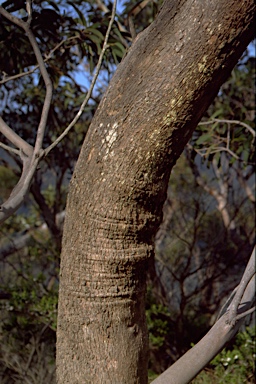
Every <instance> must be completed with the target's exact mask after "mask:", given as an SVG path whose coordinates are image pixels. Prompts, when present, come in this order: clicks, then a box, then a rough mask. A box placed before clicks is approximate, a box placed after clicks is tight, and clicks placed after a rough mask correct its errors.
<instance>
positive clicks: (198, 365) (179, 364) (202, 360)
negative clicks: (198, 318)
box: [152, 249, 255, 384]
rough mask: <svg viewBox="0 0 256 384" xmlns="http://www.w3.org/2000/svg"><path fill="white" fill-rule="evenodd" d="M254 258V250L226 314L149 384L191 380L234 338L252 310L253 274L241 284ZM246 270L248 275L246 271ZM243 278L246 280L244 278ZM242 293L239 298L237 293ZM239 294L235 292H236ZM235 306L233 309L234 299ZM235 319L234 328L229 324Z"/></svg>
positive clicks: (181, 383) (166, 383) (183, 382)
mask: <svg viewBox="0 0 256 384" xmlns="http://www.w3.org/2000/svg"><path fill="white" fill-rule="evenodd" d="M254 257H255V249H254V250H253V252H252V255H251V258H250V260H249V263H248V265H247V267H246V270H245V273H244V276H243V278H242V280H241V283H240V284H239V286H238V289H237V292H236V294H235V295H234V297H233V299H232V301H231V304H230V306H229V307H228V308H227V311H226V312H225V313H224V314H223V315H222V316H221V317H220V318H219V319H218V320H217V322H216V323H215V324H214V325H213V327H212V328H211V329H210V331H209V332H208V333H207V334H206V335H205V336H204V337H203V338H202V339H201V340H200V341H199V342H198V343H197V344H196V345H195V346H194V347H193V348H191V349H190V350H189V351H188V352H186V353H185V355H183V356H182V357H181V358H180V359H179V360H178V361H176V363H174V364H173V365H172V366H171V367H170V368H168V369H167V370H166V371H165V372H163V373H162V374H161V375H160V376H158V378H157V379H155V380H154V381H153V382H152V384H186V383H190V382H191V381H192V380H193V378H194V377H195V376H196V375H197V374H198V373H199V372H200V371H201V370H202V369H203V368H204V367H205V366H206V365H207V364H208V363H209V362H210V361H211V360H212V359H213V358H214V357H215V356H216V355H217V354H218V353H219V352H220V351H221V350H222V349H223V347H224V346H225V344H226V343H227V342H228V341H229V340H230V339H231V338H232V337H234V336H235V335H236V334H237V332H238V331H239V329H240V327H241V325H242V324H243V323H244V321H245V316H247V315H248V314H250V313H251V312H252V311H253V308H251V306H252V303H253V301H254V298H255V274H254V276H253V277H252V278H250V279H249V282H248V284H245V281H246V278H248V276H250V275H251V268H252V267H253V262H252V259H254ZM248 271H249V272H248ZM245 277H246V278H245ZM242 291H243V294H242V296H241V292H242ZM238 292H239V293H238ZM236 297H237V298H238V297H239V304H238V308H237V310H235V311H234V310H233V309H232V308H236V304H237V299H236ZM230 318H231V319H232V320H234V319H235V325H233V321H232V322H230ZM184 367H186V369H184Z"/></svg>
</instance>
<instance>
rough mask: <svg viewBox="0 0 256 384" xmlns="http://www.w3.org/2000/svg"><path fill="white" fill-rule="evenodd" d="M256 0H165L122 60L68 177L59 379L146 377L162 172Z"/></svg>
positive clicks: (208, 95)
mask: <svg viewBox="0 0 256 384" xmlns="http://www.w3.org/2000/svg"><path fill="white" fill-rule="evenodd" d="M253 7H254V2H253V1H252V0H248V1H241V0H232V1H230V2H227V1H226V0H218V1H217V0H215V1H211V2H210V1H208V0H179V1H175V2H173V1H166V2H165V3H164V6H163V7H162V9H161V12H160V14H159V15H158V17H157V19H156V20H155V22H154V23H153V24H152V25H151V26H150V27H149V28H147V29H146V30H145V31H143V32H142V33H141V34H139V36H138V37H137V39H136V40H135V42H134V43H133V45H132V47H131V48H130V50H129V51H128V54H127V56H126V57H125V59H124V60H123V62H122V63H121V64H120V65H119V67H118V69H117V71H116V73H115V75H114V77H113V79H112V81H111V84H110V86H109V87H108V90H107V92H106V94H105V97H104V98H103V100H102V102H101V104H100V106H99V108H98V110H97V113H96V115H95V117H94V120H93V122H92V124H91V127H90V129H89V132H88V134H87V136H86V139H85V142H84V145H83V148H82V151H81V154H80V157H79V160H78V163H77V165H76V168H75V172H74V175H73V178H72V181H71V184H70V192H69V198H68V205H67V213H66V220H65V227H64V237H63V244H62V246H63V250H62V260H61V272H60V296H59V315H58V332H57V376H58V379H57V381H58V383H61V384H63V383H64V384H65V383H72V384H76V383H77V384H78V383H79V384H81V383H90V384H93V383H95V384H100V383H102V384H107V383H111V384H120V383H122V384H134V383H140V384H144V383H147V354H148V351H147V350H148V343H147V330H146V324H145V314H144V306H145V290H146V270H147V265H148V262H149V260H150V258H152V257H153V241H154V236H155V234H156V231H157V228H158V226H159V224H160V222H161V218H162V206H163V203H164V200H165V197H166V190H167V185H168V180H169V176H170V171H171V168H172V166H173V165H174V164H175V161H176V160H177V158H178V157H179V155H180V153H181V152H182V150H183V148H184V146H185V144H186V142H187V141H188V139H189V138H190V136H191V134H192V132H193V130H194V128H195V127H196V125H197V123H198V121H199V120H200V118H201V117H202V115H203V113H204V112H205V110H206V109H207V107H208V106H209V104H210V103H211V101H212V100H213V98H214V97H215V95H216V94H217V92H218V90H219V87H220V86H221V84H222V83H223V82H224V81H225V80H226V78H227V76H228V75H229V73H230V71H231V69H232V68H233V66H234V65H235V64H236V62H237V60H238V59H239V57H240V55H241V54H242V52H243V51H244V49H245V48H246V46H247V45H248V43H249V42H250V40H251V39H252V37H253V26H252V24H253Z"/></svg>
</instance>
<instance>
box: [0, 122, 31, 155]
mask: <svg viewBox="0 0 256 384" xmlns="http://www.w3.org/2000/svg"><path fill="white" fill-rule="evenodd" d="M0 132H1V133H2V134H3V135H4V136H5V137H6V138H7V139H8V140H9V141H10V142H11V143H12V144H13V145H15V147H17V148H19V149H20V150H21V151H23V153H24V154H25V155H27V156H31V155H32V153H33V147H32V145H30V144H28V143H27V142H26V141H25V140H23V139H22V138H21V137H20V136H19V135H17V133H15V132H14V131H13V130H12V129H11V128H10V127H9V126H8V125H7V124H6V122H5V121H4V120H3V119H2V117H1V116H0ZM3 146H4V144H3V145H2V147H3ZM6 147H7V146H6ZM5 149H7V150H10V147H7V148H5ZM12 152H14V151H13V150H12Z"/></svg>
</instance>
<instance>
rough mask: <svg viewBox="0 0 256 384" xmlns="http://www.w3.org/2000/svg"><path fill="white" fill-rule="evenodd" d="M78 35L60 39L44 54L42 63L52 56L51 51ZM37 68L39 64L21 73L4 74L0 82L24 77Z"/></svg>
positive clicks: (76, 37)
mask: <svg viewBox="0 0 256 384" xmlns="http://www.w3.org/2000/svg"><path fill="white" fill-rule="evenodd" d="M78 38H79V37H78V36H71V37H69V38H68V39H63V40H62V41H60V42H59V43H58V44H57V45H56V46H55V47H54V48H53V49H52V50H51V51H50V52H49V53H47V54H46V55H45V58H44V63H47V61H49V60H50V59H51V58H52V55H53V53H54V52H55V51H56V50H57V49H59V48H60V47H61V46H62V45H63V44H65V43H67V42H69V41H72V40H76V39H78ZM38 68H39V65H38V64H37V65H35V66H34V67H33V68H32V69H29V70H28V71H26V72H22V73H17V74H16V75H13V76H5V77H4V78H3V80H0V84H5V83H7V82H8V81H11V80H16V79H19V78H21V77H24V76H28V75H31V74H32V73H34V72H35V71H36V70H37V69H38Z"/></svg>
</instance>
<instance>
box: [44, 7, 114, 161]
mask: <svg viewBox="0 0 256 384" xmlns="http://www.w3.org/2000/svg"><path fill="white" fill-rule="evenodd" d="M116 4H117V0H115V1H114V3H113V8H112V13H111V18H110V21H109V25H108V29H107V32H106V35H105V39H104V43H103V47H102V50H101V53H100V56H99V60H98V63H97V66H96V70H95V73H94V76H93V79H92V82H91V85H90V88H89V90H88V92H87V95H86V97H85V99H84V101H83V102H82V104H81V106H80V108H79V111H78V112H77V114H76V116H75V117H74V119H73V120H72V121H71V123H70V124H69V125H68V126H67V128H66V129H65V130H64V132H63V133H62V134H61V135H60V136H59V137H58V138H57V139H56V140H55V141H54V142H53V143H52V144H51V145H49V147H47V148H46V149H45V150H44V155H45V156H47V155H48V153H49V152H50V151H51V150H52V149H53V148H55V147H56V145H58V144H59V142H60V141H61V140H62V139H63V138H64V137H65V136H66V135H67V134H68V133H69V131H70V130H71V128H73V126H74V125H75V124H76V122H77V121H78V119H79V118H80V116H81V115H82V113H83V111H84V108H85V106H86V104H87V103H88V101H89V99H90V97H91V95H92V91H93V88H94V85H95V83H96V80H97V78H98V75H99V71H100V68H101V64H102V61H103V57H104V54H105V52H106V50H107V49H108V39H109V34H110V31H111V28H112V25H113V23H114V20H115V14H116Z"/></svg>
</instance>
